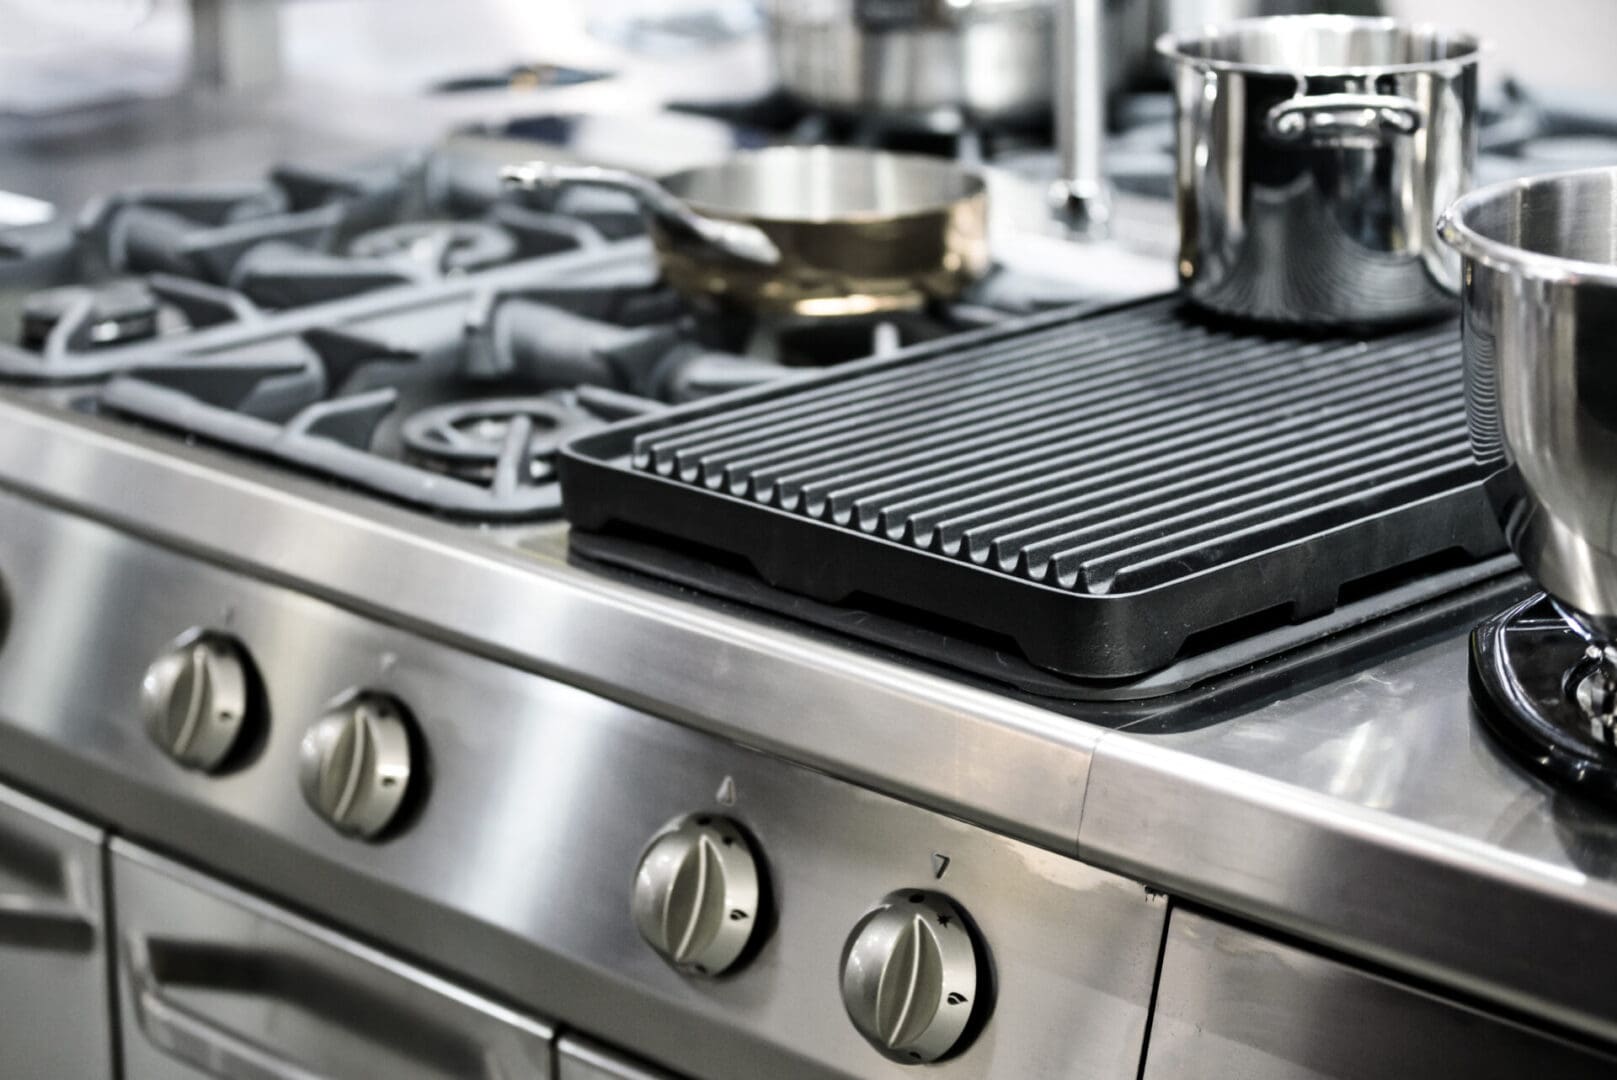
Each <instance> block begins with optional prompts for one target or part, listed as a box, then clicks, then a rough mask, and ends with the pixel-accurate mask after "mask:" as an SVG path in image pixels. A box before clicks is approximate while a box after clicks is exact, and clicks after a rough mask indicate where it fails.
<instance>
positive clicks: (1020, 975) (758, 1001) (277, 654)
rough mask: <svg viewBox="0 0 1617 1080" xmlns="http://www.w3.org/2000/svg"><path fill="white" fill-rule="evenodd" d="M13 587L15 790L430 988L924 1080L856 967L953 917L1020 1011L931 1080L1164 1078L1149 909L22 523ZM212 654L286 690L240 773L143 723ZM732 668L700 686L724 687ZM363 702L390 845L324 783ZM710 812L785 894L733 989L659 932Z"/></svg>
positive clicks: (422, 655)
mask: <svg viewBox="0 0 1617 1080" xmlns="http://www.w3.org/2000/svg"><path fill="white" fill-rule="evenodd" d="M199 512H203V511H201V510H200V508H199ZM288 542H289V543H294V542H295V538H292V537H288ZM0 578H3V579H4V581H5V595H6V597H7V599H8V606H9V619H8V620H7V622H8V626H7V630H6V635H5V639H4V640H3V642H0V776H3V778H4V779H6V780H7V781H9V782H12V783H16V784H18V785H20V786H27V787H30V788H32V789H35V790H36V791H37V792H38V793H40V794H43V795H45V796H47V797H48V798H50V799H52V800H53V801H56V802H60V803H62V804H65V805H67V806H69V807H71V808H73V809H75V810H76V811H78V812H79V813H81V814H84V815H85V816H87V817H89V818H91V819H93V820H95V821H98V822H101V823H104V824H106V825H107V826H108V827H110V828H111V829H112V830H113V831H115V832H117V833H118V834H120V835H124V836H127V837H129V838H131V839H133V840H136V841H139V842H142V843H144V844H147V845H149V846H151V847H153V848H156V849H158V850H161V851H163V852H164V853H166V854H168V855H170V856H173V857H175V858H177V859H180V860H181V861H183V862H187V863H190V864H192V865H193V866H196V867H199V868H203V869H206V870H208V871H210V872H211V873H213V874H215V875H218V876H220V877H223V878H225V879H228V880H230V881H232V882H234V883H235V884H237V885H238V886H241V887H244V888H247V889H249V890H252V891H254V892H258V893H260V894H263V895H266V896H268V897H270V898H273V899H275V900H277V901H279V902H281V903H283V904H285V905H287V906H289V907H291V908H293V909H295V910H297V911H299V912H301V913H302V914H304V915H305V916H309V917H313V918H315V919H317V920H319V921H321V922H324V923H327V924H329V925H332V926H333V927H335V928H340V929H342V930H344V931H345V932H347V933H350V934H352V935H354V936H356V937H358V938H360V939H362V940H366V941H369V942H371V943H373V944H375V945H377V946H379V947H381V948H384V949H386V950H388V951H390V952H394V953H397V954H399V955H400V956H402V957H404V958H407V959H409V960H412V961H414V962H416V963H419V964H420V965H422V966H423V967H424V968H426V969H428V970H436V971H439V972H440V973H443V974H446V975H449V976H450V977H452V978H454V979H456V980H459V981H463V982H466V983H469V984H472V985H473V986H476V987H479V988H481V989H483V990H484V991H486V992H488V993H491V994H493V995H494V996H496V997H498V998H501V999H504V1000H507V1001H509V1002H511V1003H512V1004H514V1005H516V1006H518V1007H520V1008H522V1009H524V1010H527V1011H531V1012H532V1013H534V1014H535V1015H537V1016H540V1017H542V1018H546V1019H549V1020H554V1021H559V1022H561V1023H564V1024H567V1025H575V1026H577V1027H579V1028H581V1029H583V1030H585V1031H587V1032H589V1033H591V1034H593V1035H596V1036H599V1037H601V1038H603V1039H607V1040H609V1041H611V1042H613V1043H615V1044H617V1045H619V1046H622V1047H624V1048H626V1049H629V1050H631V1051H633V1052H634V1053H636V1054H638V1055H642V1056H644V1057H645V1058H647V1059H648V1060H652V1061H656V1062H659V1063H661V1064H663V1065H665V1066H668V1067H670V1068H673V1069H676V1070H678V1071H681V1072H685V1073H690V1074H692V1075H697V1076H703V1077H713V1078H720V1080H722V1078H725V1077H737V1078H739V1077H757V1076H794V1077H819V1076H826V1077H834V1076H842V1077H851V1076H858V1077H883V1076H891V1077H898V1076H914V1075H916V1072H915V1071H914V1070H912V1069H907V1068H906V1067H905V1066H903V1065H900V1064H897V1063H893V1062H889V1061H888V1060H886V1059H885V1058H883V1057H882V1056H880V1055H879V1054H877V1053H876V1051H874V1050H873V1049H872V1048H871V1047H870V1046H869V1045H867V1044H866V1043H865V1041H864V1040H863V1039H862V1038H861V1037H860V1035H859V1034H858V1033H857V1032H856V1030H855V1028H854V1027H853V1025H852V1024H851V1023H850V1021H849V1018H848V1016H847V1014H846V1010H845V1007H844V1004H843V1000H842V980H841V978H840V976H839V965H840V964H841V962H842V959H843V950H844V945H845V943H846V941H847V939H848V937H849V934H850V932H851V931H852V929H853V928H854V926H855V924H856V923H858V922H859V921H860V919H861V918H862V917H863V916H864V915H865V914H866V913H868V912H870V911H871V910H872V909H873V908H874V907H875V906H876V905H877V904H878V902H880V901H881V900H882V898H883V897H885V896H888V895H889V894H891V893H893V892H894V891H895V890H906V891H908V890H922V889H924V890H928V891H929V892H938V893H942V894H944V896H946V897H947V898H948V899H949V900H950V901H952V903H953V904H954V905H955V906H956V907H958V908H959V909H960V910H961V911H963V912H964V913H965V915H966V916H967V917H968V918H969V920H970V921H971V923H972V924H973V926H974V928H975V931H976V932H977V934H978V935H979V936H980V938H981V941H982V942H983V944H984V946H985V948H984V951H983V958H984V963H983V964H982V965H981V969H980V971H981V974H982V976H983V978H982V980H981V981H980V983H979V992H980V993H982V994H985V995H987V997H986V1000H987V1001H988V1002H989V1003H990V1007H989V1009H988V1012H987V1020H986V1023H984V1024H983V1025H982V1027H981V1029H980V1031H978V1032H977V1033H975V1037H974V1038H971V1039H970V1041H969V1043H968V1045H967V1046H966V1047H965V1048H964V1050H963V1051H961V1052H960V1053H958V1054H956V1055H954V1056H953V1057H950V1058H947V1059H945V1060H944V1061H943V1062H942V1063H940V1064H938V1065H935V1066H928V1067H925V1069H924V1071H925V1072H926V1073H928V1074H935V1075H939V1076H945V1077H960V1078H963V1077H987V1076H994V1077H1001V1076H1017V1077H1024V1076H1025V1077H1096V1078H1101V1077H1104V1078H1110V1077H1115V1076H1120V1075H1133V1074H1134V1073H1135V1071H1136V1069H1137V1068H1138V1063H1139V1055H1140V1052H1141V1047H1142V1044H1143V1039H1144V1033H1145V1024H1146V1014H1147V1009H1148V1003H1149V999H1150V993H1151V988H1152V983H1153V975H1154V970H1155V965H1156V961H1157V956H1158V952H1159V949H1160V944H1161V936H1162V932H1163V926H1164V919H1165V915H1166V908H1167V905H1166V901H1165V900H1164V899H1163V898H1162V897H1160V896H1158V895H1155V894H1152V893H1150V892H1148V891H1147V890H1146V889H1145V888H1143V887H1142V886H1140V885H1138V884H1136V883H1133V882H1131V881H1128V880H1126V879H1123V878H1120V877H1116V876H1113V875H1110V874H1105V873H1101V872H1098V871H1095V870H1093V869H1092V868H1090V867H1087V866H1085V865H1083V864H1081V863H1078V862H1076V861H1074V860H1072V859H1069V858H1066V857H1063V856H1061V855H1058V854H1056V853H1053V852H1049V851H1045V850H1041V849H1037V848H1034V847H1032V846H1029V845H1026V844H1023V843H1019V842H1014V841H1011V840H1008V839H1005V838H1003V837H1001V836H998V835H996V834H993V833H990V832H987V831H985V830H982V829H979V828H976V827H974V826H970V825H967V824H964V823H962V822H960V821H957V820H953V819H950V818H946V817H943V816H941V815H938V814H935V813H931V812H928V811H924V810H921V809H919V808H916V807H914V806H911V805H908V804H905V803H902V802H899V801H896V800H894V799H891V798H888V797H885V796H880V795H876V794H874V793H872V792H870V791H867V790H865V789H862V788H858V787H855V786H852V785H849V784H846V783H844V782H841V781H839V780H836V779H833V778H831V777H829V776H826V775H823V774H820V773H816V772H812V771H809V770H806V769H802V768H799V767H796V766H793V765H790V764H787V763H785V762H783V761H781V760H778V759H774V758H771V757H767V756H765V755H763V754H760V753H757V752H753V751H750V750H748V749H745V748H743V747H740V746H737V745H734V744H731V743H727V742H724V741H721V740H718V739H715V738H712V737H709V736H705V735H701V734H698V733H696V732H695V731H692V730H689V729H687V728H684V727H681V726H678V725H676V724H674V723H670V722H667V721H664V720H661V719H658V718H656V717H653V716H650V715H647V714H645V713H641V712H638V711H636V710H635V709H633V708H630V707H626V706H625V705H621V704H617V703H614V702H611V701H608V700H606V699H605V698H602V697H598V696H595V695H594V694H591V693H586V692H584V691H582V690H579V689H575V688H573V687H571V686H567V685H563V684H560V683H557V682H553V681H550V680H548V679H545V678H541V677H539V676H536V675H532V674H528V673H524V672H521V671H518V670H516V669H514V668H511V667H507V666H503V665H500V664H496V663H493V662H490V661H488V660H484V659H481V658H477V657H473V656H470V655H467V654H465V653H462V652H458V651H455V650H453V649H450V648H447V647H445V646H443V645H442V644H440V643H437V642H435V641H432V640H428V639H426V638H424V637H422V636H419V635H417V634H416V633H412V632H410V631H408V630H406V629H403V628H398V627H390V626H384V625H380V624H377V623H374V622H370V621H367V620H364V619H361V618H359V617H357V616H355V615H353V614H351V613H350V612H348V611H346V610H343V609H340V608H337V607H335V606H332V605H330V604H328V603H326V602H324V601H322V600H318V599H314V598H311V597H309V596H307V595H302V594H299V593H295V592H292V591H289V590H286V589H283V588H280V587H278V586H275V585H271V584H267V583H265V582H262V581H257V580H252V579H248V578H245V577H242V576H238V575H235V574H230V573H226V572H224V571H222V570H220V569H218V568H216V567H213V566H211V565H209V564H205V563H202V562H200V561H197V560H194V559H192V558H188V557H184V556H182V555H180V554H177V553H175V552H173V551H170V550H167V549H163V548H159V547H156V546H152V545H150V544H148V543H146V542H144V541H140V540H137V539H135V538H133V537H131V536H128V535H126V534H123V533H119V532H116V531H114V530H111V529H109V528H106V527H104V526H101V525H99V524H95V523H92V522H90V521H88V520H85V519H82V518H77V517H73V516H68V515H65V514H61V513H58V512H56V511H53V510H47V509H45V508H43V507H41V506H39V505H37V504H34V503H31V502H27V501H23V500H21V499H18V498H15V497H13V496H10V495H0ZM529 614H530V617H531V618H533V619H534V620H536V621H543V620H545V619H546V618H547V613H546V612H543V611H534V612H531V613H529ZM197 628H205V629H208V630H212V631H214V632H215V634H217V635H221V636H223V637H227V638H229V639H231V640H233V641H234V642H236V643H237V645H238V646H239V648H240V650H241V653H242V655H243V656H245V657H246V658H247V660H248V662H249V664H250V667H251V670H252V671H253V672H255V673H256V675H255V677H256V681H257V683H258V684H259V690H260V691H261V693H260V694H259V696H257V697H256V698H253V699H252V704H250V705H249V706H248V710H247V712H248V715H247V719H246V721H245V722H244V724H243V730H242V733H241V737H240V740H239V745H238V746H236V747H235V748H233V749H232V751H231V752H230V754H229V755H228V756H227V757H226V758H225V759H224V761H223V763H222V764H221V765H220V767H219V768H218V770H217V771H215V772H211V773H209V772H203V771H199V770H196V769H187V768H182V767H181V766H180V765H178V764H176V763H175V762H174V761H173V760H172V759H171V758H170V757H169V756H167V754H166V753H165V751H164V750H163V749H160V748H159V746H158V744H157V743H156V742H155V741H154V740H153V739H152V738H150V737H149V736H148V734H147V730H146V725H145V722H144V720H143V716H142V681H143V677H144V675H145V673H146V671H147V669H148V665H150V664H151V663H152V661H153V660H154V659H155V658H157V657H158V656H159V655H161V654H162V653H163V652H164V651H165V650H166V649H169V648H171V647H172V646H173V645H174V643H175V641H176V639H177V638H181V637H182V635H184V634H185V633H186V632H187V631H188V630H192V629H197ZM555 632H556V633H558V634H560V633H566V632H567V628H566V627H564V626H556V627H555ZM187 640H189V639H187ZM719 659H720V658H718V657H714V658H713V662H712V663H706V662H704V661H703V660H702V659H701V658H698V659H697V661H696V663H695V664H693V667H692V669H691V671H690V678H692V679H694V680H705V681H708V682H712V683H718V684H721V685H722V683H723V682H724V680H725V678H726V673H725V671H724V670H723V667H722V664H720V663H719ZM357 690H364V691H369V692H370V693H372V694H377V695H388V696H389V697H391V698H392V699H393V700H395V701H397V702H398V703H400V704H401V705H402V706H403V709H402V712H403V715H404V716H405V717H406V721H407V723H408V725H409V731H410V734H409V753H410V763H411V769H410V773H409V776H408V780H407V784H408V791H407V796H406V799H405V801H404V804H403V808H402V810H401V811H400V812H399V814H398V816H397V817H396V819H395V820H394V822H393V823H392V824H391V825H389V826H388V827H387V828H386V829H384V831H383V832H382V833H381V834H380V835H379V837H378V838H377V839H376V840H374V841H370V842H367V841H363V840H358V839H353V838H350V837H349V836H348V835H345V834H343V833H340V832H339V831H338V830H336V829H334V828H332V827H331V826H329V825H328V824H327V823H326V821H324V820H322V818H321V817H320V816H317V814H316V812H315V810H314V809H312V808H311V803H310V802H309V801H306V799H305V795H304V792H303V791H302V790H301V788H300V779H299V768H300V754H301V753H303V748H302V746H301V744H302V743H303V741H304V736H305V733H306V731H307V730H308V728H309V726H310V725H311V724H312V723H313V722H314V721H315V720H316V719H317V718H319V717H321V716H322V715H323V714H325V713H327V712H328V711H330V710H331V709H332V708H333V707H334V706H341V705H342V703H344V702H351V701H353V700H354V699H353V697H352V692H354V691H357ZM209 700H210V701H211V700H213V699H209ZM221 700H222V699H221ZM815 710H816V703H815V702H814V701H812V700H804V701H803V702H801V711H802V715H801V722H802V723H804V724H812V723H815V722H816V721H817V717H816V715H815ZM910 736H911V737H913V738H914V739H920V740H924V739H926V738H928V733H927V732H925V731H916V732H912V733H910ZM903 751H904V745H902V743H900V744H895V745H894V747H893V752H894V753H902V752H903ZM954 761H955V764H954V768H957V769H959V770H962V771H972V770H982V769H993V768H994V767H995V763H994V762H993V761H985V760H981V759H980V758H979V757H976V756H973V755H972V754H970V753H969V752H967V750H966V749H965V748H964V747H962V748H961V749H960V751H959V752H958V753H957V754H956V755H955V756H954ZM316 801H318V800H316ZM687 814H697V815H713V816H718V817H727V818H730V819H732V820H733V821H735V822H736V823H737V824H738V825H739V826H740V828H741V829H742V830H743V831H744V833H745V835H746V836H747V837H748V838H749V839H750V841H751V843H752V845H753V846H754V848H755V850H756V851H757V853H758V856H759V860H758V861H759V865H760V866H761V868H762V879H763V881H764V892H765V897H766V899H765V903H764V905H763V908H762V917H761V918H760V919H759V923H758V926H759V929H758V931H756V932H755V935H754V936H755V937H756V938H757V939H758V940H757V943H756V944H755V945H754V946H751V947H750V948H749V952H748V953H746V954H745V955H744V956H743V958H742V960H741V962H739V963H738V964H737V965H736V966H735V967H733V968H732V969H731V970H730V971H729V972H727V973H726V974H725V975H723V976H722V977H719V978H701V977H698V976H695V975H687V974H684V973H682V972H681V971H679V970H676V969H675V968H674V967H672V966H670V965H669V964H666V963H664V962H663V961H662V960H661V959H659V958H658V956H657V955H656V954H655V953H654V952H653V951H652V950H651V948H650V947H649V946H648V945H647V944H646V943H645V941H643V940H642V938H641V936H640V933H639V932H638V931H637V928H636V924H635V920H634V919H633V918H632V917H631V912H630V892H631V885H632V883H633V881H634V879H635V875H636V867H637V864H638V861H639V860H640V858H641V856H642V853H643V852H644V851H645V850H646V846H647V844H648V843H649V842H650V840H651V838H652V837H653V836H654V835H655V834H657V833H658V831H659V830H660V829H662V828H663V827H664V826H665V825H667V824H668V823H669V822H670V821H672V820H674V819H676V818H679V817H681V816H682V815H687ZM1074 828H1075V829H1076V822H1074Z"/></svg>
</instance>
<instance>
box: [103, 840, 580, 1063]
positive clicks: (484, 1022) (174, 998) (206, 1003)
mask: <svg viewBox="0 0 1617 1080" xmlns="http://www.w3.org/2000/svg"><path fill="white" fill-rule="evenodd" d="M111 861H112V877H113V889H114V895H115V896H116V898H117V948H118V969H119V973H118V983H119V1001H120V1009H121V1019H122V1028H121V1030H122V1038H123V1059H124V1076H125V1078H126V1080H148V1078H150V1080H159V1078H162V1080H174V1078H177V1077H205V1076H211V1077H225V1078H229V1080H315V1078H330V1080H340V1078H349V1077H352V1078H354V1080H372V1078H374V1077H379V1076H385V1077H388V1078H389V1080H417V1078H426V1077H434V1078H437V1077H456V1078H467V1080H473V1078H487V1080H519V1078H520V1080H530V1078H531V1080H549V1078H550V1076H551V1073H552V1070H551V1054H552V1031H551V1028H550V1026H549V1025H547V1024H545V1023H542V1022H540V1021H537V1020H534V1019H533V1018H531V1017H528V1016H524V1015H522V1014H521V1013H518V1012H515V1011H513V1010H511V1009H508V1008H506V1007H504V1006H502V1005H499V1004H497V1003H495V1002H492V1001H489V1000H487V999H485V998H482V997H480V996H478V995H476V994H473V993H471V992H469V991H467V990H464V989H462V988H460V987H458V986H455V985H453V984H451V983H447V982H445V981H444V980H442V979H439V978H437V977H436V976H434V975H431V974H428V973H427V972H424V971H421V970H419V969H417V968H415V967H412V966H411V965H409V964H405V963H402V962H400V961H398V960H396V959H394V958H392V957H390V956H387V955H385V954H383V953H379V952H377V951H375V950H374V949H371V948H369V947H368V946H365V945H362V944H360V943H359V942H357V941H354V940H352V939H349V938H346V937H344V936H342V935H340V934H336V933H334V932H332V931H330V930H327V929H325V928H323V927H320V926H316V925H314V924H311V923H309V922H307V921H305V920H303V919H301V918H299V917H297V916H295V915H292V914H291V913H289V912H286V911H284V910H281V909H279V908H276V907H274V906H272V905H270V904H267V903H264V902H263V901H261V900H258V899H257V898H254V897H251V896H248V895H246V894H244V893H241V892H239V891H237V890H235V889H232V888H230V887H228V886H226V885H223V884H221V883H220V882H218V881H215V880H213V879H211V878H208V877H205V876H203V875H201V874H198V873H196V872H194V871H191V870H188V869H186V868H184V867H181V866H178V865H176V864H174V863H171V862H169V861H167V860H165V859H162V858H161V857H159V856H156V855H153V854H151V853H150V852H147V851H144V850H142V849H140V848H138V847H135V846H134V845H132V844H127V843H124V842H123V841H114V842H113V844H112V860H111Z"/></svg>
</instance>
